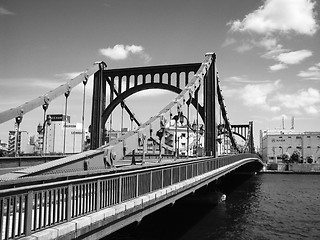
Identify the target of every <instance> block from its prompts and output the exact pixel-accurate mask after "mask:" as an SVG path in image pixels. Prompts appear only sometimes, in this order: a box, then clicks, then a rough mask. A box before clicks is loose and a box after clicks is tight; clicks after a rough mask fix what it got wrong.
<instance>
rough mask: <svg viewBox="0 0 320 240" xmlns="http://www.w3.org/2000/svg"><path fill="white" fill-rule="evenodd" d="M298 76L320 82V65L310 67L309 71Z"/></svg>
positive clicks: (301, 72)
mask: <svg viewBox="0 0 320 240" xmlns="http://www.w3.org/2000/svg"><path fill="white" fill-rule="evenodd" d="M298 76H299V77H302V78H304V79H308V80H320V63H317V64H315V65H314V66H312V67H309V68H308V70H307V71H300V72H299V74H298Z"/></svg>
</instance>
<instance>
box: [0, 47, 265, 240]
mask: <svg viewBox="0 0 320 240" xmlns="http://www.w3.org/2000/svg"><path fill="white" fill-rule="evenodd" d="M91 75H93V97H92V113H91V124H90V134H91V135H90V149H88V150H85V147H84V142H85V137H84V121H85V117H86V116H85V114H84V112H85V111H84V107H85V105H84V104H83V111H82V123H83V124H82V141H81V142H82V148H81V149H82V151H81V152H79V153H77V154H72V155H66V154H65V146H66V145H65V141H66V128H67V126H66V124H67V120H66V119H65V120H64V128H63V129H64V141H63V154H62V155H61V156H60V157H59V158H57V159H55V160H52V161H49V162H45V163H42V164H38V165H34V166H30V167H26V168H23V167H21V165H19V166H20V168H19V169H15V170H14V171H12V172H9V173H6V174H3V175H0V186H1V187H0V189H1V190H0V228H1V231H0V240H2V239H56V238H61V239H94V238H102V237H104V236H107V235H108V234H110V233H112V232H114V231H116V230H118V229H120V228H122V227H124V226H126V225H128V224H130V223H133V222H139V221H141V219H142V218H143V217H144V216H146V215H148V214H150V213H152V212H154V211H156V210H158V209H160V208H162V207H164V206H166V205H169V204H174V203H175V201H177V200H179V199H181V198H185V197H190V196H191V197H192V196H195V197H196V194H197V192H199V191H200V189H207V190H208V192H209V193H208V196H209V195H210V197H208V198H211V197H212V196H216V195H217V196H218V195H219V193H220V192H224V193H228V190H227V189H226V188H225V187H224V186H223V184H221V183H222V182H223V181H227V180H228V185H236V184H237V183H238V178H239V177H242V176H250V175H251V174H254V173H257V172H259V171H260V170H261V168H262V166H263V163H262V161H261V159H260V158H259V157H258V156H257V155H256V154H255V150H254V141H253V122H249V123H248V124H236V125H232V124H231V123H230V122H229V119H228V116H227V111H226V107H225V104H224V99H223V96H222V90H221V88H220V81H219V76H218V74H217V70H216V55H215V54H214V53H207V54H206V55H205V58H204V60H203V62H202V63H191V64H177V65H165V66H153V67H140V68H139V67H138V68H126V69H108V68H107V65H106V64H105V63H104V62H99V63H97V64H95V65H94V66H93V67H92V68H90V69H89V70H86V71H85V72H83V73H81V74H80V75H79V76H78V77H76V78H74V79H72V80H70V81H68V82H67V83H66V84H64V85H61V86H60V87H58V88H56V89H54V90H52V91H50V92H48V93H46V94H45V95H43V96H40V97H38V98H36V99H34V100H32V101H29V102H27V103H25V104H22V105H21V106H18V107H16V108H12V109H9V110H7V111H4V112H2V113H0V124H1V123H3V122H6V121H10V120H12V119H14V120H15V121H16V125H17V130H16V132H17V137H18V133H19V129H20V125H21V124H23V117H24V115H25V114H27V113H28V112H30V111H32V110H34V109H37V108H42V109H43V113H44V117H43V129H44V127H45V126H46V124H49V123H50V121H51V117H50V115H49V114H47V109H48V107H49V105H51V104H54V101H53V100H54V99H56V98H58V97H60V96H62V97H64V98H65V116H67V109H68V108H67V107H68V99H69V96H71V95H70V93H71V91H72V88H74V87H75V86H77V85H78V84H81V83H82V84H83V86H84V94H83V103H84V102H85V92H86V84H87V82H88V79H89V77H90V76H91ZM148 89H164V90H169V91H172V92H174V93H176V94H177V96H176V97H175V98H174V99H172V101H168V102H167V103H166V104H167V105H166V106H165V107H164V108H163V109H162V110H160V111H159V112H158V113H157V114H156V115H155V116H151V117H150V119H149V120H148V121H146V122H144V123H141V122H140V121H139V120H138V119H137V117H136V115H135V114H134V113H133V111H132V110H131V109H130V107H129V106H128V105H127V103H126V99H127V98H128V97H129V96H131V95H133V94H134V93H137V92H139V91H143V90H148ZM108 98H109V99H108ZM117 106H120V108H121V111H122V113H121V119H120V122H121V128H122V127H123V122H124V121H123V118H124V111H125V112H126V113H127V114H128V116H129V118H130V121H131V131H127V132H122V131H121V134H119V136H118V137H117V138H114V139H112V138H111V133H112V129H113V127H112V122H113V119H112V118H113V116H112V113H113V111H114V110H115V109H116V107H117ZM192 111H193V112H195V114H194V116H193V117H194V121H193V123H191V121H190V119H191V118H192V116H191V115H192ZM107 123H109V130H108V129H107V128H108V126H107V125H108V124H107ZM134 124H135V127H133V125H134ZM40 128H41V126H40ZM40 130H41V129H40ZM39 132H41V131H39ZM179 132H183V133H184V134H185V136H186V140H187V141H186V146H185V150H186V151H185V152H182V151H181V147H180V145H179V139H180V136H179ZM191 135H192V137H191ZM237 138H240V140H242V142H243V143H242V144H239V143H237ZM42 144H43V145H42V148H43V149H45V148H46V146H48V144H47V143H46V142H45V132H44V133H43V142H42ZM150 144H151V145H152V146H153V148H152V149H153V150H152V152H151V153H150V150H149V145H150ZM43 153H45V152H43ZM15 154H16V158H12V161H13V162H14V161H19V163H21V161H22V160H21V157H18V155H19V150H18V147H16V148H15ZM15 159H18V160H15Z"/></svg>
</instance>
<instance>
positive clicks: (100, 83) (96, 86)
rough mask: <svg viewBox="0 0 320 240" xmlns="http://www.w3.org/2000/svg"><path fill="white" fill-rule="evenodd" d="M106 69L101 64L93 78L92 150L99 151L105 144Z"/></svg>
mask: <svg viewBox="0 0 320 240" xmlns="http://www.w3.org/2000/svg"><path fill="white" fill-rule="evenodd" d="M104 67H105V64H104V63H99V71H98V72H96V73H95V74H94V78H93V79H94V80H93V81H94V83H93V95H92V113H91V114H92V115H91V129H90V132H91V133H90V134H91V136H90V141H91V143H90V149H97V148H98V147H100V146H101V145H102V144H103V134H104V124H103V122H102V113H103V111H104V109H105V108H106V81H105V80H104V79H103V70H104Z"/></svg>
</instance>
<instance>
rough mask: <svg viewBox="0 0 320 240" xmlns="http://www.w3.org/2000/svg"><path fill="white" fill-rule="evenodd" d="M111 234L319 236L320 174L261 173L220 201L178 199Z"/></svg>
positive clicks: (146, 238) (135, 238) (198, 239)
mask: <svg viewBox="0 0 320 240" xmlns="http://www.w3.org/2000/svg"><path fill="white" fill-rule="evenodd" d="M105 239H106V240H107V239H108V240H116V239H117V240H118V239H119V240H120V239H121V240H124V239H132V240H162V239H163V240H164V239H165V240H169V239H179V240H203V239H232V240H237V239H246V240H247V239H277V240H281V239H317V240H318V239H320V175H312V174H267V173H263V174H259V175H256V176H253V177H252V178H250V179H249V180H247V181H246V182H244V183H243V184H242V185H240V186H239V187H238V188H237V189H235V190H234V191H233V192H232V193H230V194H228V195H227V198H226V200H225V201H224V202H222V203H220V204H219V205H217V206H211V205H203V204H190V203H183V202H177V203H176V204H175V205H173V206H168V207H166V208H164V209H162V210H160V211H157V212H156V213H154V214H151V215H149V216H147V217H145V218H144V219H143V220H142V221H141V222H140V223H139V224H132V225H130V226H128V227H126V228H123V229H122V230H120V231H118V232H115V233H114V234H112V235H110V236H109V237H107V238H105Z"/></svg>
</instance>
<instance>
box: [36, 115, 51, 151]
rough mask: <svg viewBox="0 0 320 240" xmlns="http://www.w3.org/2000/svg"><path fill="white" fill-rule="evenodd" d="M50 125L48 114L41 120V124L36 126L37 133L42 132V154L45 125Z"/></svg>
mask: <svg viewBox="0 0 320 240" xmlns="http://www.w3.org/2000/svg"><path fill="white" fill-rule="evenodd" d="M50 125H51V116H48V117H47V119H46V120H45V121H44V122H43V125H42V126H41V125H40V124H39V125H38V127H37V132H38V134H41V133H42V136H43V137H42V150H41V151H42V154H43V153H44V137H45V134H46V126H50ZM46 147H47V146H46Z"/></svg>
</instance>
